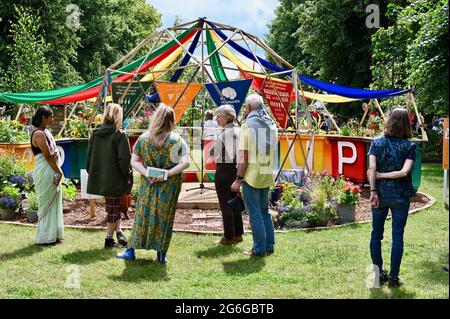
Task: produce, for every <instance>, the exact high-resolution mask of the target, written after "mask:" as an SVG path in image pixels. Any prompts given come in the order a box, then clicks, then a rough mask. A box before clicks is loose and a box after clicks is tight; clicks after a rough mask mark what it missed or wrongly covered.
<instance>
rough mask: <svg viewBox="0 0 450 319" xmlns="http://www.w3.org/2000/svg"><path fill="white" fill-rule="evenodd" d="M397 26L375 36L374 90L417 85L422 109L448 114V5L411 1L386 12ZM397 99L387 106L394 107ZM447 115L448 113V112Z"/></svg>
mask: <svg viewBox="0 0 450 319" xmlns="http://www.w3.org/2000/svg"><path fill="white" fill-rule="evenodd" d="M387 14H388V15H389V16H391V17H393V16H394V17H395V20H396V24H395V25H393V26H390V27H387V28H380V29H379V30H378V31H377V33H375V34H374V35H373V37H372V43H373V51H372V59H373V66H372V73H373V75H374V77H375V82H374V85H373V86H374V87H376V88H382V87H385V86H386V85H387V84H388V83H391V85H395V86H399V87H403V86H412V85H415V86H416V99H417V104H418V107H419V109H420V110H421V111H422V112H424V113H425V114H429V115H430V116H436V115H438V116H442V115H444V114H446V113H447V112H448V103H449V98H448V76H449V73H448V67H449V64H448V53H449V51H448V43H449V35H448V3H447V1H444V0H439V1H436V0H410V4H409V5H408V6H405V7H399V6H397V5H395V4H392V5H390V9H389V11H388V13H387ZM396 102H398V101H396V100H392V101H386V102H384V104H386V105H388V106H391V105H394V104H395V103H396ZM447 114H448V113H447Z"/></svg>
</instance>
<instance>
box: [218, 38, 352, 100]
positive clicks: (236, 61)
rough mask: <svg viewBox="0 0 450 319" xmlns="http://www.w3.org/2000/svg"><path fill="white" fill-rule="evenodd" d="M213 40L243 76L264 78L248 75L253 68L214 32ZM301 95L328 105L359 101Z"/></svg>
mask: <svg viewBox="0 0 450 319" xmlns="http://www.w3.org/2000/svg"><path fill="white" fill-rule="evenodd" d="M211 38H212V39H213V40H214V42H215V44H216V45H217V46H218V47H220V49H219V51H220V52H222V54H223V55H224V56H225V57H226V58H227V59H228V60H230V61H231V62H232V63H233V64H235V65H236V66H237V67H238V69H239V70H240V71H241V74H242V75H243V76H244V77H245V78H264V76H263V75H259V74H255V73H253V74H252V73H247V72H248V71H255V70H254V69H252V68H251V67H249V66H248V65H247V64H245V63H244V62H242V60H240V59H239V58H238V57H237V56H236V55H235V54H234V53H233V52H231V51H230V50H228V48H227V47H226V46H225V45H222V44H223V42H222V41H220V39H219V38H218V37H217V35H216V34H215V33H214V32H211ZM272 81H275V82H285V83H287V82H289V81H284V80H280V79H276V78H272ZM299 94H300V95H303V96H305V97H306V98H308V99H311V100H319V101H322V102H328V103H348V102H354V101H357V99H351V98H347V97H343V96H339V95H334V94H318V93H311V92H307V91H303V92H302V91H299Z"/></svg>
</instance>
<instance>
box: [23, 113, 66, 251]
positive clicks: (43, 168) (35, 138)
mask: <svg viewBox="0 0 450 319" xmlns="http://www.w3.org/2000/svg"><path fill="white" fill-rule="evenodd" d="M52 122H53V112H52V110H51V109H50V108H48V107H45V106H40V107H39V108H38V109H37V111H36V113H35V114H34V116H33V118H32V124H33V126H34V127H35V130H34V131H33V133H32V134H31V149H32V151H33V154H34V156H35V157H34V160H35V164H34V170H33V180H34V185H35V189H36V195H37V200H38V205H39V209H38V227H37V234H36V244H56V243H59V242H61V241H62V240H63V239H64V221H63V206H62V191H61V178H62V177H63V172H62V170H61V167H60V165H58V159H59V153H58V150H57V148H56V143H55V140H54V138H53V136H52V134H51V133H50V131H49V130H47V126H48V125H50V124H51V123H52Z"/></svg>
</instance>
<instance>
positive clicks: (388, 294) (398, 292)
mask: <svg viewBox="0 0 450 319" xmlns="http://www.w3.org/2000/svg"><path fill="white" fill-rule="evenodd" d="M370 298H371V299H413V298H416V293H415V292H410V291H408V290H407V289H406V288H405V287H404V286H403V287H400V288H394V289H389V288H386V287H385V288H383V289H372V290H371V291H370Z"/></svg>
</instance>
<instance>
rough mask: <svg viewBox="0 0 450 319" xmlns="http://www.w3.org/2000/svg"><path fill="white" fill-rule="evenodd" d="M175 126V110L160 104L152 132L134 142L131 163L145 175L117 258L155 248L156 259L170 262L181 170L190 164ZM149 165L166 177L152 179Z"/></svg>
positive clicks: (127, 257) (163, 262)
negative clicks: (128, 235)
mask: <svg viewBox="0 0 450 319" xmlns="http://www.w3.org/2000/svg"><path fill="white" fill-rule="evenodd" d="M174 128H175V116H174V112H173V110H172V109H171V108H169V107H167V106H165V105H164V104H161V105H160V106H159V107H158V109H157V110H156V111H155V113H154V114H153V116H152V120H151V123H150V127H149V131H148V132H146V133H144V134H142V135H141V136H140V137H139V139H138V140H137V141H136V144H135V145H134V148H133V155H132V158H131V166H132V167H133V168H134V169H135V170H136V171H137V172H139V173H140V174H141V175H142V177H141V186H140V189H139V193H138V196H137V200H136V217H135V220H134V225H133V228H132V231H131V238H130V239H129V243H128V248H127V249H126V250H125V252H124V253H119V254H117V255H116V257H117V258H121V259H127V260H134V259H135V258H136V257H135V253H134V251H135V249H146V250H150V249H154V250H156V251H157V261H158V262H159V263H161V264H165V263H166V262H167V260H166V253H167V250H168V248H169V244H170V240H171V238H172V229H173V222H174V218H175V210H176V206H177V202H178V196H179V194H180V191H181V183H182V181H183V176H182V172H183V171H184V170H185V169H186V168H187V167H188V166H189V149H188V147H187V144H186V142H185V141H184V140H183V138H182V137H181V136H180V135H178V134H176V133H174V132H172V131H173V129H174ZM147 168H158V169H164V170H167V173H168V174H167V178H166V179H165V178H164V176H163V175H161V176H159V177H157V178H151V177H149V176H148V173H147V171H148V170H147Z"/></svg>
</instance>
